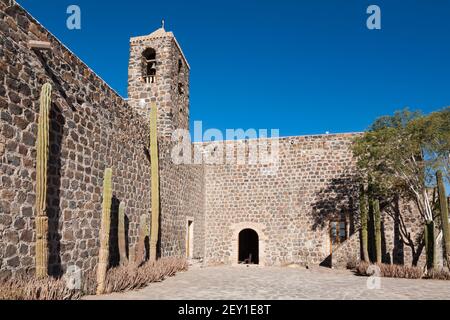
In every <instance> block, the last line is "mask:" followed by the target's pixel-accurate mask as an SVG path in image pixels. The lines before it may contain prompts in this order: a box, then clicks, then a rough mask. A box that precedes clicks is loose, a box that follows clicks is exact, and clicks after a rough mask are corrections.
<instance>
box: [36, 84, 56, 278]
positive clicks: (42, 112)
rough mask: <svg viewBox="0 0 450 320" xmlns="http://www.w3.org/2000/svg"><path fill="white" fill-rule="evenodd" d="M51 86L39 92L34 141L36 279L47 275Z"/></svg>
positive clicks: (48, 85)
mask: <svg viewBox="0 0 450 320" xmlns="http://www.w3.org/2000/svg"><path fill="white" fill-rule="evenodd" d="M51 95H52V86H51V85H50V84H49V83H46V84H44V86H43V87H42V90H41V97H40V109H39V123H38V136H37V141H36V157H37V159H36V277H37V278H45V277H46V276H47V275H48V216H47V169H48V168H47V166H48V149H49V124H50V123H49V122H50V121H49V114H50V106H51Z"/></svg>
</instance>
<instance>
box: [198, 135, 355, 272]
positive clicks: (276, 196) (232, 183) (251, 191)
mask: <svg viewBox="0 0 450 320" xmlns="http://www.w3.org/2000/svg"><path fill="white" fill-rule="evenodd" d="M353 137H354V135H353V134H342V135H323V136H305V137H292V138H282V139H280V147H279V150H280V151H279V152H280V163H279V168H278V170H277V171H275V172H271V171H270V170H269V171H266V170H265V165H262V164H246V165H238V164H224V165H207V166H206V169H205V185H206V200H205V210H206V211H205V216H206V229H205V230H206V260H207V261H208V262H209V263H220V262H222V263H236V262H237V261H236V259H235V257H236V251H237V246H236V244H234V245H233V237H235V236H233V235H234V233H235V231H236V230H235V229H236V228H242V229H245V225H248V227H249V228H251V226H252V225H255V224H257V225H258V226H259V230H260V232H262V233H263V234H264V238H265V248H264V250H263V252H260V261H261V262H263V263H264V264H265V265H276V264H283V263H292V262H296V263H301V264H305V263H306V260H307V259H308V260H309V261H311V263H314V264H319V263H321V262H322V261H323V260H325V259H326V257H327V256H328V255H329V254H330V239H329V230H328V226H329V225H328V221H329V219H331V218H338V219H339V218H340V217H341V216H346V215H348V214H350V213H353V212H356V211H357V209H356V208H357V188H355V186H356V184H355V183H354V173H355V160H354V159H353V156H352V153H351V150H350V149H349V146H350V144H351V139H352V138H353ZM272 173H273V174H272ZM352 223H353V222H352ZM353 224H354V223H353ZM242 229H241V230H242ZM352 230H353V231H352V232H354V230H355V229H354V228H353V229H352ZM261 251H262V250H261Z"/></svg>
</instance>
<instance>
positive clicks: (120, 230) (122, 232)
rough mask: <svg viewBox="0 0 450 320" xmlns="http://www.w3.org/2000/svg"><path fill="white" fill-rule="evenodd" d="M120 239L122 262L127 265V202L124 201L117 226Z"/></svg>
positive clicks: (120, 207)
mask: <svg viewBox="0 0 450 320" xmlns="http://www.w3.org/2000/svg"><path fill="white" fill-rule="evenodd" d="M117 229H118V230H117V233H118V238H119V239H118V240H119V256H120V264H121V265H125V264H127V262H128V258H127V249H126V248H127V243H126V234H125V204H124V203H123V202H122V203H121V204H120V206H119V223H118V228H117Z"/></svg>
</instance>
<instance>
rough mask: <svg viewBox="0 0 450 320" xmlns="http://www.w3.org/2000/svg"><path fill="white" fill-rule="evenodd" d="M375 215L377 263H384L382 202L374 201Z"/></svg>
mask: <svg viewBox="0 0 450 320" xmlns="http://www.w3.org/2000/svg"><path fill="white" fill-rule="evenodd" d="M373 215H374V224H375V252H376V262H377V263H382V260H383V258H382V252H381V213H380V201H379V200H373Z"/></svg>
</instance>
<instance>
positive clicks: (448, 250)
mask: <svg viewBox="0 0 450 320" xmlns="http://www.w3.org/2000/svg"><path fill="white" fill-rule="evenodd" d="M436 178H437V184H438V191H439V205H440V212H441V226H442V234H443V238H444V250H445V260H446V262H447V267H448V268H449V269H450V230H449V224H448V203H447V195H446V192H445V186H444V179H443V177H442V171H438V172H437V173H436Z"/></svg>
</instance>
